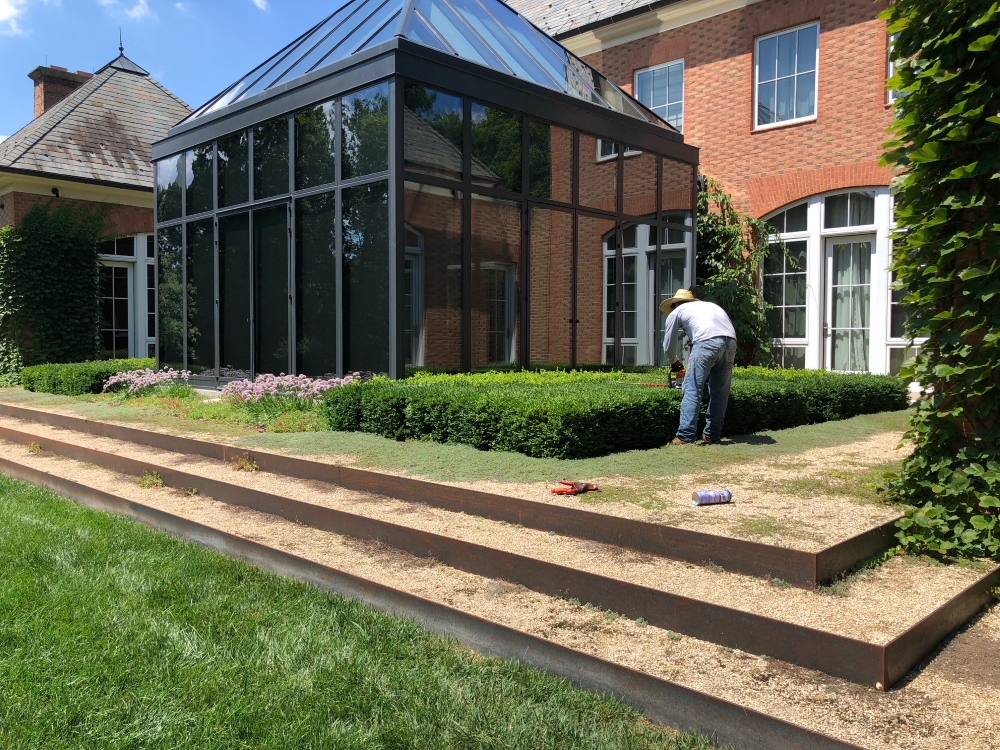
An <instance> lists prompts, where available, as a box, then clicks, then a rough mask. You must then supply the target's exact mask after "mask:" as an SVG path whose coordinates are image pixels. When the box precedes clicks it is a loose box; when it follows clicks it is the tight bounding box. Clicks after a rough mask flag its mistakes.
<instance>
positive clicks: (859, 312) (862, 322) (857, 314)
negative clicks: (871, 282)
mask: <svg viewBox="0 0 1000 750" xmlns="http://www.w3.org/2000/svg"><path fill="white" fill-rule="evenodd" d="M870 289H871V287H868V286H860V287H856V288H855V289H854V294H853V295H852V298H851V328H867V327H868V311H869V309H870V307H871V292H870Z"/></svg>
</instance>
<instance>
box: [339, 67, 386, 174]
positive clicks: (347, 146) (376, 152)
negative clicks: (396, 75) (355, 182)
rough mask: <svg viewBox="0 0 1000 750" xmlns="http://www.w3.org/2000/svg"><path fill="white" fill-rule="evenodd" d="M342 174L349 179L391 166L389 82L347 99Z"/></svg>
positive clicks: (356, 92) (345, 100) (344, 101)
mask: <svg viewBox="0 0 1000 750" xmlns="http://www.w3.org/2000/svg"><path fill="white" fill-rule="evenodd" d="M342 107H343V111H342V114H341V118H342V120H343V126H342V127H343V133H342V136H341V137H342V143H343V155H342V160H341V164H342V166H341V170H342V172H343V174H342V175H341V177H342V178H343V179H345V180H349V179H351V178H352V177H361V176H363V175H366V174H375V173H376V172H385V171H386V170H387V169H389V84H388V83H385V82H383V83H380V84H378V85H376V86H371V87H370V88H367V89H363V90H361V91H355V92H354V93H353V94H348V95H347V96H345V97H344V99H343V105H342Z"/></svg>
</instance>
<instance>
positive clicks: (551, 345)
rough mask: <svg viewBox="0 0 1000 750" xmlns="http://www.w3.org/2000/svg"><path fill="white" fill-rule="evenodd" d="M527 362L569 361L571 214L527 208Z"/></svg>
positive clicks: (570, 358) (570, 329) (571, 342)
mask: <svg viewBox="0 0 1000 750" xmlns="http://www.w3.org/2000/svg"><path fill="white" fill-rule="evenodd" d="M530 237H531V253H530V255H529V257H530V258H531V270H530V273H529V275H528V278H529V280H530V283H531V289H530V295H529V298H528V299H529V302H530V305H531V314H530V316H529V324H530V326H531V336H530V339H529V343H530V346H531V356H530V361H531V363H532V364H535V363H550V364H552V363H559V364H565V365H569V364H570V363H571V361H572V359H573V325H572V319H573V295H572V294H571V293H569V292H570V290H572V288H573V278H572V276H573V214H571V213H570V212H568V211H553V210H551V209H546V208H537V207H532V209H531V234H530Z"/></svg>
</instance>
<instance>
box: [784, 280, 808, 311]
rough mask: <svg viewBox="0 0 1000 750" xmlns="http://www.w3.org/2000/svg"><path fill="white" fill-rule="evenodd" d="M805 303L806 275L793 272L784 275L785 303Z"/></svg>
mask: <svg viewBox="0 0 1000 750" xmlns="http://www.w3.org/2000/svg"><path fill="white" fill-rule="evenodd" d="M805 303H806V275H805V274H804V273H793V274H789V275H788V276H786V277H785V304H786V305H804V304H805Z"/></svg>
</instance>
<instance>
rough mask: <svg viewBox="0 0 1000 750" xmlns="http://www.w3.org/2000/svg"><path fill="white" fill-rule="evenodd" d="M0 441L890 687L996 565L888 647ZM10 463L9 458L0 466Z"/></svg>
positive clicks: (38, 440)
mask: <svg viewBox="0 0 1000 750" xmlns="http://www.w3.org/2000/svg"><path fill="white" fill-rule="evenodd" d="M0 439H4V440H9V441H11V442H15V443H20V444H23V445H30V444H32V443H35V444H37V445H38V446H39V447H40V448H41V449H42V450H46V451H51V452H53V453H55V454H57V455H62V456H66V457H68V458H73V459H76V460H78V461H83V462H86V463H91V464H94V465H96V466H100V467H102V468H105V469H110V470H112V471H117V472H120V473H123V474H129V475H132V476H142V475H144V474H146V473H150V472H156V473H158V474H159V475H160V477H161V478H162V480H163V483H164V485H165V486H168V487H174V488H177V489H197V490H198V492H199V494H201V495H205V496H207V497H211V498H212V499H214V500H216V501H219V502H223V503H227V504H230V505H237V506H240V507H245V508H251V509H253V510H257V511H260V512H262V513H268V514H271V515H274V516H278V517H280V518H284V519H286V520H289V521H293V522H295V523H300V524H303V525H306V526H310V527H312V528H315V529H319V530H322V531H328V532H332V533H336V534H342V535H345V536H350V537H354V538H356V539H365V540H372V541H377V542H381V543H383V544H387V545H389V546H391V547H395V548H396V549H399V550H402V551H404V552H409V553H410V554H412V555H415V556H418V557H430V558H432V559H435V560H438V561H439V562H442V563H444V564H445V565H448V566H450V567H452V568H455V569H456V570H462V571H465V572H467V573H472V574H474V575H480V576H484V577H487V578H499V579H503V580H505V581H509V582H511V583H517V584H520V585H522V586H525V587H526V588H529V589H531V590H533V591H537V592H539V593H543V594H548V595H550V596H560V597H563V598H576V599H579V600H580V601H587V602H591V603H593V604H595V605H597V606H599V607H601V608H602V609H610V610H613V611H615V612H619V613H621V614H622V615H625V616H627V617H630V618H632V619H636V618H639V617H642V618H644V619H645V620H646V621H648V622H649V623H650V624H652V625H656V626H658V627H662V628H666V629H670V630H674V631H677V632H679V633H684V634H685V635H689V636H691V637H693V638H698V639H700V640H704V641H708V642H710V643H717V644H719V645H722V646H728V647H730V648H738V649H740V650H742V651H746V652H748V653H751V654H766V655H768V656H771V657H774V658H777V659H781V660H782V661H786V662H790V663H792V664H797V665H799V666H802V667H806V668H808V669H816V670H818V671H821V672H825V673H827V674H830V675H833V676H835V677H840V678H843V679H846V680H851V681H853V682H858V683H861V684H864V685H869V686H875V687H880V688H882V689H888V688H889V687H891V686H892V685H893V684H894V683H895V682H896V681H897V680H899V679H900V678H901V677H903V676H904V675H905V674H906V673H907V672H908V671H909V670H910V669H912V668H913V666H915V665H916V664H917V663H918V662H919V661H920V660H921V659H922V658H923V657H924V656H926V655H927V654H928V653H930V652H931V651H932V650H933V649H934V647H935V646H936V645H937V644H938V643H939V642H940V641H941V640H942V639H943V638H945V637H946V636H948V635H949V634H950V633H952V632H953V631H954V630H955V629H957V628H958V627H959V626H961V625H962V624H963V623H965V622H967V621H968V620H969V619H970V618H971V617H972V616H973V615H975V613H976V612H977V611H978V610H979V609H980V608H982V606H983V605H984V604H985V603H986V602H987V601H988V600H989V597H990V594H989V592H990V589H992V588H993V587H995V586H997V585H998V584H1000V567H997V568H995V569H994V571H993V572H992V573H991V574H990V575H988V576H986V577H984V578H983V579H980V581H978V582H977V583H975V584H973V585H972V586H970V587H968V588H967V589H966V590H965V591H963V592H961V593H959V594H958V595H957V596H956V597H954V598H953V599H952V600H951V601H949V602H947V603H946V604H944V605H942V606H941V607H939V608H938V609H937V610H935V611H934V612H932V613H931V614H930V615H928V616H927V617H926V618H924V619H923V620H921V621H920V622H919V623H917V624H916V625H914V626H913V627H912V628H910V629H909V630H907V631H906V632H905V633H903V634H902V635H900V636H899V637H897V638H896V639H894V640H893V641H892V642H890V643H889V644H887V645H885V646H879V645H876V644H872V643H867V642H865V641H861V640H858V639H854V638H848V637H846V636H842V635H837V634H834V633H828V632H824V631H821V630H816V629H814V628H809V627H805V626H802V625H796V624H793V623H789V622H785V621H783V620H776V619H773V618H770V617H765V616H763V615H756V614H752V613H748V612H743V611H741V610H738V609H733V608H730V607H725V606H722V605H718V604H711V603H708V602H703V601H700V600H697V599H691V598H689V597H686V596H682V595H679V594H673V593H669V592H666V591H661V590H658V589H653V588H650V587H648V586H642V585H639V584H634V583H629V582H627V581H621V580H618V579H615V578H611V577H608V576H603V575H599V574H596V573H589V572H586V571H581V570H576V569H574V568H570V567H567V566H563V565H559V564H556V563H551V562H546V561H544V560H538V559H535V558H531V557H527V556H524V555H519V554H515V553H511V552H506V551H504V550H498V549H494V548H491V547H486V546H484V545H480V544H475V543H472V542H466V541H462V540H459V539H453V538H451V537H447V536H443V535H440V534H434V533H431V532H426V531H421V530H418V529H412V528H409V527H406V526H401V525H398V524H394V523H389V522H387V521H381V520H378V519H373V518H368V517H366V516H361V515H357V514H354V513H349V512H346V511H342V510H337V509H333V508H327V507H324V506H319V505H315V504H312V503H307V502H303V501H300V500H294V499H292V498H287V497H282V496H280V495H274V494H271V493H267V492H261V491H259V490H253V489H249V488H246V487H241V486H238V485H234V484H230V483H228V482H224V481H219V480H216V479H209V478H207V477H202V476H199V475H195V474H188V473H186V472H182V471H178V470H176V469H173V468H170V467H165V466H160V465H158V464H155V463H151V462H146V461H138V460H136V459H132V458H127V457H125V456H118V455H115V454H111V453H105V452H103V451H99V450H95V449H92V448H86V447H83V446H79V445H75V444H72V443H64V442H61V441H58V440H52V439H50V438H46V437H40V436H36V435H32V434H30V433H26V432H19V431H17V430H11V429H9V428H5V427H0ZM4 463H6V464H9V463H12V462H4Z"/></svg>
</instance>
